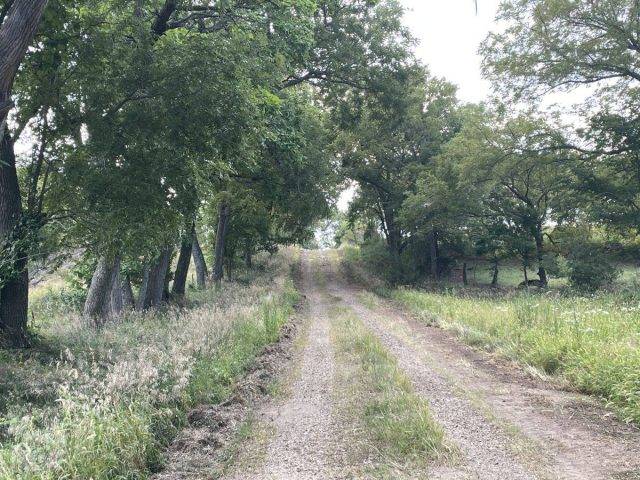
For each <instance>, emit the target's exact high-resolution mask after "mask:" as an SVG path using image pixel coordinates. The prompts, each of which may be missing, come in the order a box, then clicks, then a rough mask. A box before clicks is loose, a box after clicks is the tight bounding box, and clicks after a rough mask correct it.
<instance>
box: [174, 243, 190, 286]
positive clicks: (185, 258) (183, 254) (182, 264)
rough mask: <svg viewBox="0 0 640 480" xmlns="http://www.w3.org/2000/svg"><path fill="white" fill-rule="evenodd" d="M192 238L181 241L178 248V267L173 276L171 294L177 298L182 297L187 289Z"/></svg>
mask: <svg viewBox="0 0 640 480" xmlns="http://www.w3.org/2000/svg"><path fill="white" fill-rule="evenodd" d="M192 238H193V237H191V238H189V239H183V240H182V245H181V247H180V255H179V256H178V265H176V273H175V275H174V276H173V286H172V287H171V293H173V294H174V295H176V296H177V297H184V294H185V292H186V287H187V274H188V273H189V264H190V263H191V252H192V251H193V240H192Z"/></svg>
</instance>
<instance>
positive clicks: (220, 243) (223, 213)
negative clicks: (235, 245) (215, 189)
mask: <svg viewBox="0 0 640 480" xmlns="http://www.w3.org/2000/svg"><path fill="white" fill-rule="evenodd" d="M230 216H231V209H230V208H229V204H228V203H227V202H221V203H220V207H219V209H218V228H217V230H216V250H215V264H214V266H213V282H214V283H216V284H219V283H220V282H221V281H222V276H223V274H224V272H223V270H224V246H225V240H226V236H227V228H228V226H229V217H230Z"/></svg>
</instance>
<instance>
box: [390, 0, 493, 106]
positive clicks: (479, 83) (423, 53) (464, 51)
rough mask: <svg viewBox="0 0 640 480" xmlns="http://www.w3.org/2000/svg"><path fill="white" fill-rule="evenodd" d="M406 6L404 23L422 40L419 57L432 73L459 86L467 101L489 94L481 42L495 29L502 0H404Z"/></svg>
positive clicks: (460, 96) (417, 51) (459, 93)
mask: <svg viewBox="0 0 640 480" xmlns="http://www.w3.org/2000/svg"><path fill="white" fill-rule="evenodd" d="M401 3H402V5H403V6H404V7H405V8H406V9H407V12H406V14H405V24H406V25H407V26H408V27H409V28H410V29H411V31H412V33H413V35H414V36H415V37H416V38H417V39H418V41H419V42H420V44H419V46H418V47H417V48H416V53H417V55H418V57H419V58H420V59H421V60H422V61H423V63H425V64H426V65H427V66H428V67H429V69H430V70H431V73H432V74H434V75H436V76H438V77H445V78H446V79H447V80H449V81H451V82H453V83H455V84H456V85H458V87H459V92H458V96H459V98H460V99H461V100H463V101H467V102H478V101H481V100H484V99H485V98H487V96H488V95H489V92H490V85H489V82H487V81H486V80H483V79H482V75H481V73H480V64H481V57H480V56H479V55H478V47H479V45H480V42H482V40H484V39H485V37H486V36H487V34H488V33H489V32H490V31H491V30H493V29H496V25H495V24H494V18H495V15H496V12H497V9H498V4H499V3H500V2H499V0H478V11H477V14H476V7H475V4H474V1H473V0H401Z"/></svg>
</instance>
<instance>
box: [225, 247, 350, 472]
mask: <svg viewBox="0 0 640 480" xmlns="http://www.w3.org/2000/svg"><path fill="white" fill-rule="evenodd" d="M312 269H313V271H312ZM320 271H322V273H323V274H324V273H326V272H329V271H330V265H329V264H328V262H327V261H323V260H316V261H313V262H312V261H311V260H310V259H309V258H308V256H307V257H305V259H304V265H303V282H302V285H301V289H302V292H303V293H304V294H305V296H306V297H307V300H308V311H307V312H306V317H307V318H308V320H309V322H310V325H309V328H308V331H307V334H306V339H305V345H304V347H303V349H302V351H301V352H300V354H299V356H298V358H296V360H297V361H298V362H299V365H298V368H297V370H296V372H295V378H294V379H293V381H292V383H291V385H290V387H289V388H290V391H291V395H290V396H289V398H287V399H285V400H284V402H282V403H273V404H272V405H267V406H265V408H263V409H262V410H261V411H260V412H259V415H258V418H259V419H260V420H261V421H262V422H264V423H266V424H268V426H267V427H266V428H267V430H271V431H273V432H274V433H273V437H272V438H271V439H270V441H269V444H268V446H267V448H266V452H265V455H264V461H263V462H261V464H260V465H258V466H255V467H253V468H250V469H248V470H246V469H245V470H244V471H239V472H236V473H235V474H234V475H233V477H231V478H233V479H237V480H240V479H243V480H250V479H256V480H257V479H282V480H289V479H290V480H306V479H308V480H311V479H328V478H342V477H341V474H340V473H339V472H340V470H341V467H342V461H341V460H340V457H341V442H340V438H341V434H340V427H339V426H338V425H337V424H336V422H335V421H334V402H333V397H332V395H331V392H332V390H333V386H334V375H335V363H334V362H335V360H334V354H333V345H332V344H331V341H330V338H329V318H328V314H329V308H330V305H331V300H330V299H329V298H328V297H327V296H326V295H323V293H322V292H321V291H320V288H319V285H318V283H319V280H318V278H317V276H318V275H319V274H320Z"/></svg>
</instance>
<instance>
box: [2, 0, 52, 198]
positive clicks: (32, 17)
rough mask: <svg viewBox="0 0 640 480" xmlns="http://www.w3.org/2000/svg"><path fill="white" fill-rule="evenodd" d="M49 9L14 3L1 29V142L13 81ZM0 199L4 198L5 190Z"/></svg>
mask: <svg viewBox="0 0 640 480" xmlns="http://www.w3.org/2000/svg"><path fill="white" fill-rule="evenodd" d="M46 5H47V0H14V2H13V4H12V5H11V7H10V8H9V10H8V12H7V15H6V17H5V18H4V20H3V21H2V25H0V138H3V137H4V133H5V130H6V123H7V122H6V120H7V115H8V114H9V110H11V108H12V107H13V103H12V102H11V89H12V87H13V81H14V79H15V76H16V73H17V72H18V67H19V66H20V63H21V62H22V59H23V58H24V56H25V54H26V53H27V48H28V47H29V44H30V43H31V41H32V40H33V37H34V36H35V34H36V32H37V30H38V25H40V20H41V18H42V14H43V12H44V9H45V7H46ZM0 195H4V192H3V191H2V190H0Z"/></svg>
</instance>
